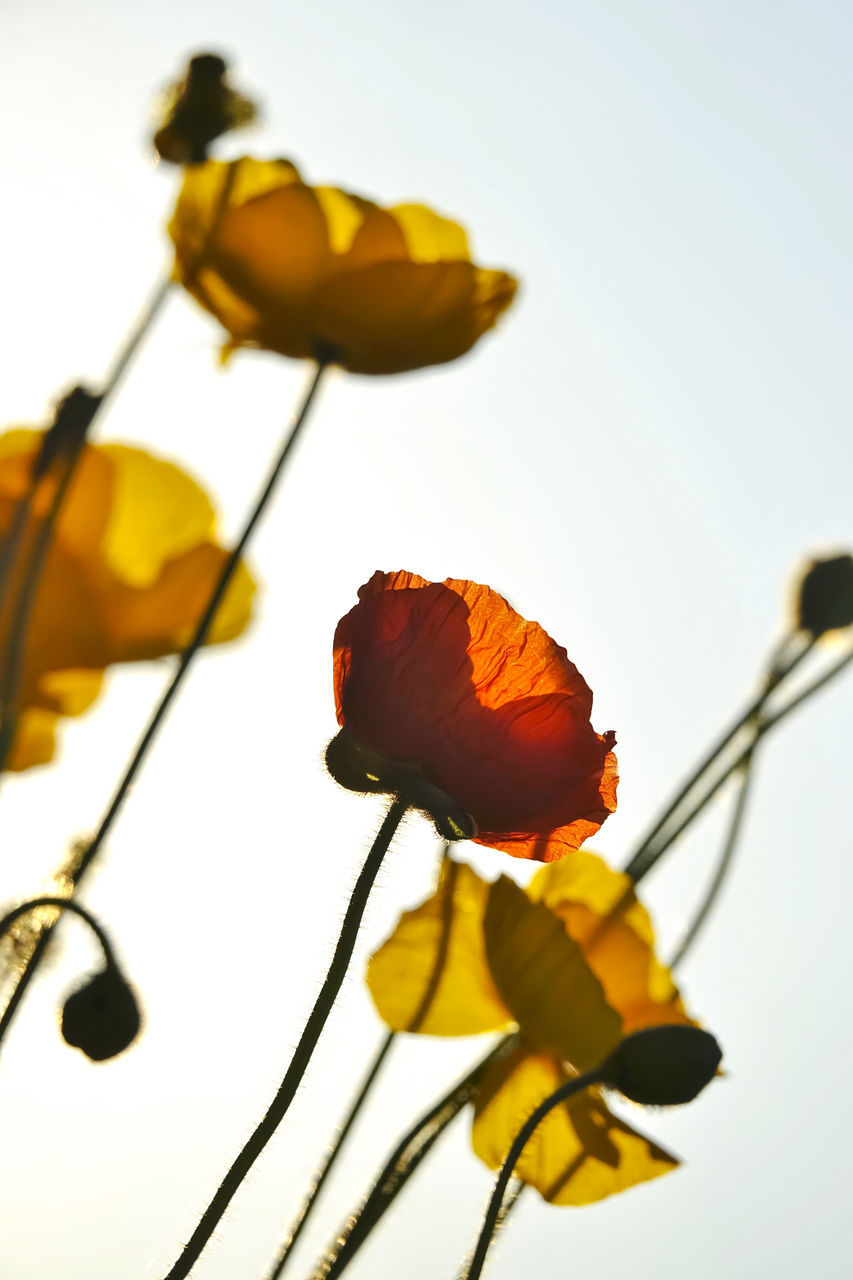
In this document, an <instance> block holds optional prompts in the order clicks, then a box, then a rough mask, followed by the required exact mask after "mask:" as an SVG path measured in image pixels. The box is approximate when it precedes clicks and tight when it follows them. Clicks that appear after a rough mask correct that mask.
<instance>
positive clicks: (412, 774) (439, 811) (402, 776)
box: [326, 729, 477, 842]
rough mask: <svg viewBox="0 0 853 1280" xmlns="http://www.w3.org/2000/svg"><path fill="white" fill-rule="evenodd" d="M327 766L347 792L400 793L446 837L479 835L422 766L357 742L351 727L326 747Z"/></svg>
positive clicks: (464, 813) (456, 838) (465, 837)
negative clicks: (404, 761)
mask: <svg viewBox="0 0 853 1280" xmlns="http://www.w3.org/2000/svg"><path fill="white" fill-rule="evenodd" d="M326 768H327V769H328V770H329V773H330V774H331V775H332V777H333V778H334V779H335V782H337V783H338V784H339V785H340V786H342V787H346V789H347V791H358V792H359V793H361V794H370V793H374V792H380V793H382V792H384V793H385V794H386V795H395V796H399V797H400V798H401V799H403V800H405V801H407V803H408V804H409V807H410V808H412V809H419V810H420V811H421V812H422V813H424V814H426V816H427V817H428V818H430V819H431V820H432V822H433V823H434V824H435V829H436V831H437V832H438V834H439V836H440V837H441V839H442V840H447V841H449V842H452V841H454V840H472V839H473V838H474V836H476V834H477V824H476V822H475V821H474V819H473V818H472V817H471V815H470V814H469V813H466V812H465V810H464V809H461V808H460V807H459V805H458V804H457V803H456V801H455V800H454V799H453V797H452V796H449V795H448V794H447V792H446V791H442V790H441V788H440V787H437V786H436V785H435V783H434V782H430V780H429V779H428V778H427V777H426V775H425V774H424V772H423V770H422V769H421V768H420V767H419V766H418V765H416V764H399V763H398V762H397V761H395V760H389V759H388V757H387V756H385V755H383V754H382V752H381V751H374V750H373V748H372V747H365V746H364V745H363V744H362V743H360V742H356V740H355V738H354V737H353V736H352V734H351V733H349V731H348V730H347V729H341V730H340V732H338V733H337V734H335V736H334V738H332V741H331V742H330V743H329V745H328V747H327V748H326Z"/></svg>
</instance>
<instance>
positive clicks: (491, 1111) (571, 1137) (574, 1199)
mask: <svg viewBox="0 0 853 1280" xmlns="http://www.w3.org/2000/svg"><path fill="white" fill-rule="evenodd" d="M567 1079H568V1077H567V1075H566V1074H565V1072H564V1071H563V1070H562V1069H561V1068H560V1067H559V1065H558V1063H557V1062H555V1061H554V1059H553V1058H550V1057H545V1056H538V1055H534V1054H532V1053H527V1052H525V1050H524V1049H523V1048H522V1049H518V1050H516V1051H515V1053H514V1054H511V1055H510V1056H509V1057H508V1058H507V1059H505V1060H504V1061H503V1062H500V1063H498V1064H497V1065H495V1066H493V1067H491V1068H490V1070H489V1072H488V1073H487V1075H486V1077H485V1078H484V1080H483V1083H482V1085H481V1087H480V1089H479V1090H478V1092H477V1097H476V1099H475V1109H474V1126H473V1131H472V1142H473V1146H474V1151H475V1152H476V1154H477V1155H478V1156H479V1157H480V1159H481V1160H483V1161H485V1163H486V1164H487V1165H488V1166H489V1168H491V1169H496V1168H498V1167H499V1166H500V1165H501V1164H502V1163H503V1161H504V1159H505V1158H506V1155H507V1153H508V1151H509V1148H510V1145H511V1144H512V1141H513V1139H514V1138H515V1136H516V1134H517V1133H518V1131H519V1129H520V1128H521V1126H522V1125H523V1124H524V1122H525V1121H526V1120H527V1118H528V1116H529V1115H530V1114H531V1113H532V1112H533V1111H534V1110H535V1109H536V1107H537V1106H538V1105H539V1104H540V1102H543V1101H544V1099H545V1098H547V1097H548V1095H549V1094H551V1093H553V1092H554V1090H555V1089H558V1088H559V1087H560V1085H562V1084H564V1083H565V1081H566V1080H567ZM677 1165H678V1160H677V1159H676V1157H675V1156H673V1155H670V1154H669V1152H667V1151H664V1150H663V1148H661V1147H659V1146H658V1145H657V1144H656V1143H654V1142H652V1141H651V1139H649V1138H646V1137H644V1136H643V1135H642V1134H640V1133H638V1132H637V1131H636V1130H635V1129H632V1128H631V1126H630V1125H627V1124H625V1122H624V1121H622V1120H619V1119H618V1118H617V1117H616V1116H615V1115H613V1113H612V1112H611V1111H610V1110H609V1108H608V1107H607V1105H606V1104H605V1102H604V1099H603V1097H602V1095H601V1091H600V1090H598V1089H585V1090H584V1091H583V1092H582V1093H580V1094H577V1095H576V1096H575V1097H574V1098H570V1099H569V1100H568V1101H567V1102H564V1103H563V1104H562V1105H560V1106H559V1107H555V1108H554V1110H553V1111H552V1112H551V1113H550V1114H549V1115H548V1116H546V1118H545V1119H544V1120H543V1121H542V1123H541V1124H540V1125H539V1127H538V1128H537V1129H536V1131H535V1133H534V1134H533V1136H532V1137H531V1139H530V1141H529V1142H528V1143H527V1145H526V1146H525V1148H524V1151H523V1152H522V1154H521V1158H520V1159H519V1161H518V1163H517V1164H516V1166H515V1173H516V1175H517V1176H518V1177H519V1178H521V1179H522V1181H523V1182H526V1183H527V1184H528V1185H529V1186H532V1187H535V1188H536V1190H537V1191H538V1192H539V1193H540V1195H542V1196H543V1197H544V1199H546V1200H548V1201H550V1202H551V1203H552V1204H564V1205H582V1204H594V1203H595V1202H596V1201H598V1200H604V1199H606V1197H607V1196H612V1195H615V1194H616V1193H617V1192H619V1191H625V1190H627V1188H628V1187H633V1186H636V1185H637V1184H638V1183H641V1182H648V1181H649V1180H650V1179H652V1178H658V1177H660V1176H661V1174H664V1173H668V1172H669V1171H670V1170H671V1169H674V1168H675V1167H676V1166H677Z"/></svg>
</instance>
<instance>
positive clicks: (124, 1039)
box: [62, 965, 142, 1062]
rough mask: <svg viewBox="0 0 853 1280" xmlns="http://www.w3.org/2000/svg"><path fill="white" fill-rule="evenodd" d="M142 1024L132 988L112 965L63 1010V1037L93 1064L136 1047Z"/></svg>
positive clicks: (81, 988)
mask: <svg viewBox="0 0 853 1280" xmlns="http://www.w3.org/2000/svg"><path fill="white" fill-rule="evenodd" d="M141 1025H142V1020H141V1018H140V1014H139V1006H138V1004H137V1003H136V997H135V996H134V994H133V991H132V990H131V988H130V986H129V984H128V983H127V981H126V980H125V978H124V977H123V975H122V974H121V972H120V971H119V970H118V969H117V968H116V967H115V965H110V966H108V967H107V968H106V969H104V970H102V971H101V972H100V973H96V974H95V975H94V977H92V978H90V979H89V981H88V982H86V983H85V985H84V986H82V987H80V988H79V989H78V990H77V991H75V992H73V994H72V995H70V996H69V997H68V999H67V1000H66V1001H65V1007H64V1009H63V1010H62V1036H63V1039H64V1040H65V1041H66V1043H67V1044H70V1045H73V1046H74V1048H75V1049H82V1051H83V1053H85V1054H86V1056H87V1057H88V1058H91V1059H92V1060H93V1062H104V1061H106V1059H107V1058H115V1057H116V1055H117V1054H119V1053H123V1052H124V1050H125V1049H126V1048H127V1047H128V1046H129V1045H130V1044H132V1043H133V1041H134V1040H135V1039H136V1037H137V1035H138V1034H139V1028H140V1026H141Z"/></svg>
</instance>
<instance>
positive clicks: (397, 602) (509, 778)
mask: <svg viewBox="0 0 853 1280" xmlns="http://www.w3.org/2000/svg"><path fill="white" fill-rule="evenodd" d="M358 594H359V603H358V604H357V605H356V606H355V608H354V609H352V610H351V611H350V612H349V613H348V614H347V615H346V617H345V618H342V619H341V621H340V623H339V624H338V628H337V631H336V633H335V705H336V710H337V717H338V723H339V724H340V725H342V726H343V727H344V730H345V732H346V734H347V735H348V736H349V737H350V738H351V739H352V740H354V742H355V743H356V744H358V746H359V747H366V748H369V749H370V751H372V752H374V753H378V757H379V758H380V759H382V760H384V761H387V762H389V763H390V764H391V766H392V768H393V767H394V766H406V767H407V768H414V769H415V770H416V771H417V774H418V776H421V777H423V778H425V779H426V781H427V783H428V784H431V785H432V786H433V787H437V788H439V789H440V791H441V792H444V793H445V794H446V796H447V797H450V798H452V801H453V802H454V804H455V805H457V806H458V807H459V808H460V809H461V810H463V811H464V812H465V813H466V814H469V815H470V817H471V818H472V819H473V821H474V823H476V827H477V833H476V835H475V836H474V838H475V839H476V840H477V842H478V843H479V844H485V845H491V846H492V847H494V848H496V849H503V850H504V851H505V852H507V853H511V854H513V855H514V856H515V857H518V858H535V859H537V860H539V861H542V862H551V861H553V860H555V859H556V858H561V857H563V856H564V854H566V853H569V852H570V851H571V850H573V849H577V848H578V847H579V845H581V844H582V843H583V841H584V840H586V839H587V838H588V837H589V836H591V835H592V834H593V833H594V832H595V831H597V830H598V828H599V827H600V826H601V824H602V823H603V822H604V820H605V818H606V817H607V816H608V814H610V813H612V812H613V810H614V809H615V808H616V782H617V774H616V757H615V756H614V754H613V752H612V750H611V748H612V747H613V745H614V743H615V735H614V734H613V733H612V732H610V733H606V734H604V735H603V736H602V735H600V734H597V733H596V732H595V730H594V729H593V728H592V726H591V724H590V722H589V717H590V713H591V710H592V693H591V692H590V690H589V688H588V686H587V685H586V683H585V681H584V680H583V677H582V676H581V675H580V673H579V672H578V670H577V668H576V667H575V666H574V665H573V664H572V663H571V662H570V661H569V659H568V656H567V654H566V651H565V649H562V648H560V646H559V645H557V644H555V642H554V641H553V640H552V639H551V638H550V636H548V635H547V634H546V632H545V631H543V629H542V628H541V627H540V626H539V625H538V624H537V623H535V622H527V621H525V619H524V618H522V617H520V616H519V614H517V613H516V612H515V610H514V609H512V608H511V607H510V605H509V604H507V602H506V600H504V598H503V597H502V596H500V595H498V594H497V592H496V591H492V590H491V588H489V587H484V586H478V585H477V584H476V583H473V582H465V581H458V580H456V579H452V578H448V579H447V580H446V581H445V582H444V583H438V582H427V581H425V579H423V578H420V577H418V576H417V574H413V573H404V572H400V573H387V574H386V573H380V572H377V573H375V574H374V575H373V577H372V578H371V579H370V581H369V582H368V583H367V584H366V585H365V586H363V587H362V588H361V590H360V591H359V593H358ZM378 772H379V774H380V776H381V774H382V768H381V767H380V768H379V771H378ZM368 776H371V775H368ZM374 780H375V781H378V779H374ZM364 789H365V790H367V789H369V788H368V787H365V788H364ZM376 789H382V788H381V787H377V788H376ZM389 789H391V788H389ZM424 807H425V808H428V807H429V806H428V805H424Z"/></svg>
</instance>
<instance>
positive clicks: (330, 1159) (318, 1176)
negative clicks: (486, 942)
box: [267, 1031, 397, 1280]
mask: <svg viewBox="0 0 853 1280" xmlns="http://www.w3.org/2000/svg"><path fill="white" fill-rule="evenodd" d="M396 1036H397V1032H396V1031H388V1032H386V1034H385V1036H384V1037H383V1039H382V1043H381V1044H380V1046H379V1048H378V1050H377V1051H376V1053H375V1054H374V1056H373V1061H372V1062H371V1064H370V1066H369V1068H368V1070H367V1072H366V1073H365V1076H364V1079H363V1080H362V1082H361V1087H360V1088H359V1091H358V1093H357V1094H356V1096H355V1098H354V1099H353V1102H352V1105H351V1107H350V1109H349V1111H348V1112H347V1116H346V1119H345V1120H344V1122H343V1124H342V1125H341V1128H340V1130H339V1131H338V1133H337V1134H336V1136H335V1139H334V1141H333V1142H332V1145H331V1146H330V1147H329V1150H328V1151H327V1152H326V1155H325V1157H324V1159H323V1161H322V1163H321V1164H320V1167H319V1168H318V1169H317V1171H316V1173H315V1174H314V1178H313V1180H312V1182H311V1186H310V1188H309V1190H308V1194H307V1195H306V1197H305V1199H304V1200H303V1202H302V1204H301V1206H300V1208H299V1212H298V1213H297V1214H296V1217H295V1218H294V1219H293V1222H292V1223H291V1224H290V1228H289V1230H288V1233H287V1237H286V1239H285V1241H284V1243H283V1245H282V1246H281V1249H280V1250H279V1253H278V1257H277V1258H276V1260H275V1262H274V1263H273V1265H272V1267H271V1268H270V1270H269V1272H268V1273H267V1280H279V1276H280V1275H281V1274H282V1272H283V1271H284V1266H285V1263H286V1262H287V1259H288V1258H289V1257H290V1255H291V1253H292V1251H293V1248H294V1246H295V1244H296V1241H297V1240H298V1239H299V1237H300V1236H301V1234H302V1232H303V1230H304V1228H305V1224H306V1223H307V1222H308V1219H309V1218H310V1217H311V1213H312V1211H313V1209H314V1205H315V1204H316V1202H317V1197H318V1196H319V1194H320V1192H321V1191H322V1190H323V1186H324V1184H325V1182H326V1179H327V1178H328V1176H329V1174H330V1173H331V1172H332V1169H333V1168H334V1166H335V1163H336V1161H337V1158H338V1156H339V1155H340V1153H341V1150H342V1149H343V1146H344V1143H345V1142H346V1140H347V1138H348V1137H349V1134H350V1131H351V1129H352V1127H353V1125H354V1124H355V1122H356V1119H357V1118H358V1114H359V1112H360V1111H361V1108H362V1107H363V1106H364V1104H365V1102H366V1101H367V1097H368V1094H369V1093H370V1091H371V1089H372V1088H373V1085H374V1083H375V1082H376V1079H377V1077H378V1075H379V1072H380V1071H381V1069H382V1065H383V1063H384V1062H385V1059H386V1058H387V1056H388V1053H389V1052H390V1049H391V1046H392V1044H393V1043H394V1040H395V1039H396Z"/></svg>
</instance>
